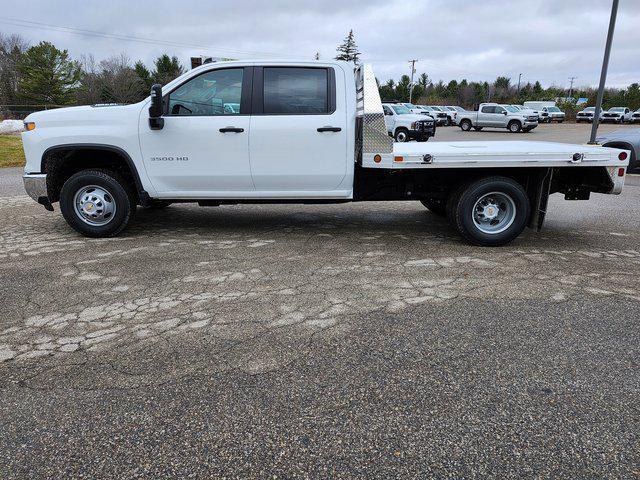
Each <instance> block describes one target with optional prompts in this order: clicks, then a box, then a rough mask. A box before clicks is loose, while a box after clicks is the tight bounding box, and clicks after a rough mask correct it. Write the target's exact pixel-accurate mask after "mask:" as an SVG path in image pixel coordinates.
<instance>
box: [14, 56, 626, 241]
mask: <svg viewBox="0 0 640 480" xmlns="http://www.w3.org/2000/svg"><path fill="white" fill-rule="evenodd" d="M25 127H26V131H25V132H23V134H22V139H23V143H24V150H25V154H26V166H25V169H24V184H25V188H26V191H27V192H28V194H29V195H30V196H31V197H32V198H33V199H35V200H36V201H37V202H39V203H40V204H42V205H44V207H45V208H46V209H48V210H53V206H52V204H54V203H55V202H59V203H60V210H61V212H62V215H63V216H64V218H65V219H66V221H67V222H68V223H69V225H70V226H71V227H73V228H74V229H75V230H77V231H78V232H80V233H81V234H83V235H86V236H90V237H110V236H114V235H117V234H118V233H120V232H121V231H122V230H123V229H124V228H125V227H126V226H127V225H128V224H129V223H130V222H131V221H132V218H133V216H134V214H135V212H136V208H137V206H138V205H139V206H142V207H148V206H149V207H150V206H156V207H164V206H167V205H169V204H170V203H174V202H198V203H199V204H200V205H203V206H217V205H223V204H236V203H278V202H282V203H285V202H286V203H291V202H301V203H343V202H349V201H382V200H386V201H398V200H413V201H421V202H422V203H423V204H424V205H425V206H426V207H427V208H428V209H429V210H431V211H432V212H433V213H435V214H438V215H444V214H446V215H448V217H449V219H450V221H451V224H452V225H453V226H454V228H456V229H457V230H458V231H459V232H460V234H461V235H462V236H463V237H464V238H465V239H467V240H468V241H470V242H472V243H474V244H477V245H490V246H494V245H502V244H505V243H507V242H509V241H511V240H513V239H514V238H516V237H517V236H518V235H519V234H520V233H521V232H522V230H523V229H524V228H525V227H526V226H530V227H532V228H536V229H539V228H541V226H542V222H543V220H544V217H545V214H546V210H547V199H548V197H549V195H550V194H552V193H556V192H558V193H562V194H563V195H564V196H565V198H566V199H569V200H584V199H587V198H589V195H590V193H591V192H599V193H611V194H618V193H620V192H621V190H622V186H623V183H624V177H625V172H626V166H627V164H628V155H629V152H628V151H625V150H619V149H614V148H604V147H599V146H586V145H569V144H560V143H543V142H523V141H520V142H509V141H500V142H477V141H475V142H474V141H469V142H441V143H432V142H429V143H419V142H411V143H394V142H393V140H392V139H391V138H390V137H389V135H388V134H387V129H386V127H385V123H384V114H383V109H382V104H381V101H380V95H379V93H378V87H377V84H376V79H375V75H374V73H373V70H372V69H371V68H370V67H369V66H367V65H362V66H358V67H357V68H356V69H354V67H353V65H350V64H348V63H342V62H317V61H314V62H276V61H264V62H261V61H245V62H240V61H234V62H224V63H209V64H205V65H203V66H201V67H198V68H195V69H193V70H191V71H189V72H187V73H185V74H184V75H182V76H180V77H178V78H176V79H175V80H173V81H172V82H169V83H168V84H167V85H165V86H164V87H161V86H160V85H154V87H153V88H152V94H151V96H150V97H148V98H146V99H145V100H143V101H142V102H140V103H136V104H133V105H124V106H100V107H97V106H93V107H92V106H85V107H74V108H64V109H58V110H49V111H42V112H37V113H33V114H31V115H29V116H28V117H27V118H26V119H25Z"/></svg>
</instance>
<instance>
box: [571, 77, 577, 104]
mask: <svg viewBox="0 0 640 480" xmlns="http://www.w3.org/2000/svg"><path fill="white" fill-rule="evenodd" d="M576 78H578V77H569V80H571V85H569V98H571V95H572V94H573V82H574V80H575V79H576ZM569 101H571V100H569Z"/></svg>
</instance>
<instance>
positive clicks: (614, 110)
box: [609, 107, 624, 112]
mask: <svg viewBox="0 0 640 480" xmlns="http://www.w3.org/2000/svg"><path fill="white" fill-rule="evenodd" d="M609 111H610V112H624V108H622V107H613V108H610V109H609Z"/></svg>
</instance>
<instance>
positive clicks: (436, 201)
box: [420, 198, 447, 217]
mask: <svg viewBox="0 0 640 480" xmlns="http://www.w3.org/2000/svg"><path fill="white" fill-rule="evenodd" d="M420 203H422V205H424V206H425V207H426V208H427V210H429V211H430V212H431V213H433V214H434V215H437V216H439V217H446V216H447V202H446V201H445V200H442V199H440V198H427V199H425V200H420Z"/></svg>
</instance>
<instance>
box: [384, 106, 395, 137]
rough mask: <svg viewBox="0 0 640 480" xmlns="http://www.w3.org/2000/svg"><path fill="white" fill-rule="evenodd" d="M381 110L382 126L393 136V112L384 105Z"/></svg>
mask: <svg viewBox="0 0 640 480" xmlns="http://www.w3.org/2000/svg"><path fill="white" fill-rule="evenodd" d="M382 110H383V111H384V125H385V127H387V132H388V133H390V134H391V135H393V129H394V126H395V123H396V122H395V121H394V117H393V110H391V108H390V107H387V106H386V105H383V106H382Z"/></svg>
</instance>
